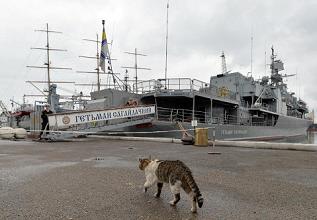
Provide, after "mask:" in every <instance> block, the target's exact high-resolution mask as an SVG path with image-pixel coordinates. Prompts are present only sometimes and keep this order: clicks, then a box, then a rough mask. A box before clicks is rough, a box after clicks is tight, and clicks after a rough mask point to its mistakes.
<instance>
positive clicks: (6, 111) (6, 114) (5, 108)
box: [0, 100, 10, 117]
mask: <svg viewBox="0 0 317 220" xmlns="http://www.w3.org/2000/svg"><path fill="white" fill-rule="evenodd" d="M0 108H1V109H2V112H3V113H4V115H5V116H7V117H10V113H9V111H8V109H7V107H6V106H5V104H4V103H3V102H2V101H1V100H0Z"/></svg>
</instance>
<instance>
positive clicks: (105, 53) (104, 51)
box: [99, 20, 109, 72]
mask: <svg viewBox="0 0 317 220" xmlns="http://www.w3.org/2000/svg"><path fill="white" fill-rule="evenodd" d="M108 58H109V48H108V42H107V35H106V32H105V20H102V41H101V51H100V62H99V66H100V68H101V70H102V71H103V72H105V71H106V59H108Z"/></svg>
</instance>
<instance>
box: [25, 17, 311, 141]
mask: <svg viewBox="0 0 317 220" xmlns="http://www.w3.org/2000/svg"><path fill="white" fill-rule="evenodd" d="M102 24H103V36H102V42H99V41H98V36H97V40H96V41H94V42H95V43H96V44H97V55H96V57H93V58H94V59H96V60H97V68H96V71H94V72H93V73H96V74H97V85H98V87H97V88H98V90H97V91H94V92H91V93H90V100H83V99H82V94H81V95H80V96H79V99H78V97H76V99H74V100H73V101H72V102H71V103H70V104H71V106H72V107H73V106H74V105H75V104H76V103H77V104H79V105H80V106H81V107H80V108H78V109H77V110H74V108H65V105H66V104H67V103H61V102H60V97H61V96H60V95H58V94H57V92H56V87H57V86H56V84H54V81H50V80H48V81H46V82H45V83H48V88H49V90H48V93H46V94H45V95H46V96H47V100H46V102H47V103H49V104H50V106H51V108H52V110H53V112H55V113H54V114H52V115H50V116H49V124H50V129H52V130H53V131H54V132H50V134H49V136H51V138H57V137H62V138H66V137H70V136H74V134H75V133H80V134H90V133H100V132H103V133H107V134H109V133H111V134H119V135H129V136H155V137H158V136H159V137H173V138H181V137H184V135H185V134H187V135H193V134H194V130H195V128H207V129H208V132H209V136H210V137H211V136H213V137H215V138H216V139H221V140H244V139H257V140H263V139H275V138H283V137H287V136H296V135H305V134H306V131H307V128H308V127H309V126H310V125H311V124H312V123H313V120H312V119H311V118H308V117H307V113H308V107H307V104H306V103H305V101H303V100H302V99H299V98H297V97H295V96H294V93H290V92H288V90H287V84H286V83H285V82H284V78H285V77H288V76H290V75H286V74H282V73H281V71H283V70H284V63H283V62H282V61H281V60H279V59H276V54H275V51H274V48H273V46H272V48H271V51H272V53H271V63H270V70H271V74H270V76H264V77H263V78H262V79H261V80H255V79H254V78H253V77H252V76H245V75H243V74H242V73H240V72H231V71H227V69H226V63H225V55H224V53H222V55H221V57H222V73H221V74H218V75H214V76H211V77H210V81H209V82H203V81H200V80H197V79H190V78H167V37H166V64H165V78H163V79H151V80H145V81H140V80H138V75H137V73H138V70H139V69H144V70H149V69H148V68H142V67H139V66H138V65H137V57H138V56H145V55H144V54H140V53H138V52H137V49H135V51H134V52H133V53H131V52H127V53H128V54H132V55H134V56H135V65H134V66H133V67H125V68H132V69H134V70H135V79H134V80H131V81H130V80H128V75H127V73H128V71H127V70H126V75H125V77H124V79H123V80H121V79H119V78H118V76H116V74H115V73H114V72H113V68H112V64H111V60H112V59H111V57H110V52H109V49H108V42H107V39H106V35H105V29H104V21H103V23H102ZM44 31H45V32H46V33H47V34H48V32H49V30H48V25H47V29H46V30H44ZM99 44H101V52H100V56H99V53H98V45H99ZM44 49H46V50H47V51H49V49H50V48H49V46H48V43H47V47H46V48H44ZM106 63H107V64H106ZM49 64H50V61H49V56H48V62H47V64H46V67H45V68H46V69H47V73H48V79H50V78H49V73H50V72H49V71H50V69H51V68H52V67H51V66H50V65H49ZM106 66H107V68H106ZM99 68H101V70H102V71H100V70H99ZM58 69H69V68H58ZM100 74H106V75H107V76H108V79H109V77H111V78H112V79H111V80H107V81H108V84H107V85H106V88H105V89H101V84H100ZM111 81H112V83H110V82H111ZM34 106H35V107H34V112H32V113H30V116H29V121H30V122H31V125H30V129H31V130H34V131H38V130H39V128H40V111H41V109H42V107H43V102H41V103H38V104H37V103H36V102H35V105H34Z"/></svg>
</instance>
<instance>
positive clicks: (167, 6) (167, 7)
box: [165, 0, 169, 89]
mask: <svg viewBox="0 0 317 220" xmlns="http://www.w3.org/2000/svg"><path fill="white" fill-rule="evenodd" d="M168 9H169V0H168V1H167V5H166V11H167V13H166V44H165V89H166V82H167V45H168Z"/></svg>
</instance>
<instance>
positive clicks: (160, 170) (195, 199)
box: [139, 158, 204, 212]
mask: <svg viewBox="0 0 317 220" xmlns="http://www.w3.org/2000/svg"><path fill="white" fill-rule="evenodd" d="M139 168H140V169H141V170H143V171H144V172H145V178H146V182H145V183H144V192H147V189H148V188H149V187H151V186H153V185H154V184H155V183H156V184H157V193H155V196H156V197H160V194H161V191H162V187H163V183H169V185H170V188H171V191H172V193H173V194H174V200H172V201H170V204H171V205H172V206H175V205H176V204H177V202H178V201H179V200H180V190H181V188H183V189H184V191H185V192H186V193H187V194H188V195H189V196H190V198H191V202H192V207H191V211H192V212H197V205H196V203H198V206H199V208H201V207H202V205H203V202H204V199H203V198H202V195H201V193H200V191H199V188H198V186H197V184H196V182H195V180H194V178H193V175H192V172H191V171H190V169H189V168H188V167H187V166H186V165H185V164H184V163H183V162H182V161H179V160H176V161H171V160H157V159H156V160H151V159H148V158H143V159H141V158H140V159H139Z"/></svg>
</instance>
